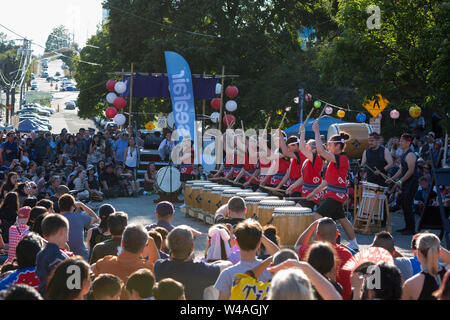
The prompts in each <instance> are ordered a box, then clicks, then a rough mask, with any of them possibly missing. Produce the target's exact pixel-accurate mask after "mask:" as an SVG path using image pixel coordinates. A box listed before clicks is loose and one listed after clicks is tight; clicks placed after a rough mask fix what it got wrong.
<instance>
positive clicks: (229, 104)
mask: <svg viewBox="0 0 450 320" xmlns="http://www.w3.org/2000/svg"><path fill="white" fill-rule="evenodd" d="M225 109H227V111H229V112H233V111H236V109H237V103H236V101H234V100H229V101H227V103H226V104H225Z"/></svg>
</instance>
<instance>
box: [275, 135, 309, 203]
mask: <svg viewBox="0 0 450 320" xmlns="http://www.w3.org/2000/svg"><path fill="white" fill-rule="evenodd" d="M279 143H280V149H281V151H282V153H283V155H284V156H285V157H288V158H290V159H291V163H290V165H289V168H288V170H287V172H286V175H285V176H284V178H283V180H282V181H281V182H280V183H279V184H278V186H277V188H281V187H283V186H286V183H287V184H288V188H287V190H290V192H289V193H288V194H291V193H292V192H297V193H298V195H293V196H294V197H296V196H298V197H300V192H301V187H298V186H297V188H296V190H293V189H292V188H290V186H291V185H292V183H294V181H298V179H300V178H301V176H302V165H303V163H304V161H305V160H306V157H305V155H304V154H303V153H301V152H300V139H299V138H298V137H297V136H290V137H289V138H288V140H287V141H284V139H279ZM288 181H289V182H288Z"/></svg>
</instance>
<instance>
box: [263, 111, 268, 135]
mask: <svg viewBox="0 0 450 320" xmlns="http://www.w3.org/2000/svg"><path fill="white" fill-rule="evenodd" d="M269 122H270V115H269V118H268V119H267V122H266V126H265V127H264V131H263V136H264V135H265V134H266V131H267V126H268V125H269Z"/></svg>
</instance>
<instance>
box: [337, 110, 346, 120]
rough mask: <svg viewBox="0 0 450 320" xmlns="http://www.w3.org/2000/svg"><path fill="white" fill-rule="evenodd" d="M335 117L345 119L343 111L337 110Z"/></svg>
mask: <svg viewBox="0 0 450 320" xmlns="http://www.w3.org/2000/svg"><path fill="white" fill-rule="evenodd" d="M337 116H338V117H339V118H343V117H345V111H344V110H339V111H338V112H337Z"/></svg>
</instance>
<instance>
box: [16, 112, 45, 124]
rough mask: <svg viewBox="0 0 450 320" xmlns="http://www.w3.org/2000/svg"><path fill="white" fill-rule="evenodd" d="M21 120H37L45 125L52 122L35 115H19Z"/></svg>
mask: <svg viewBox="0 0 450 320" xmlns="http://www.w3.org/2000/svg"><path fill="white" fill-rule="evenodd" d="M19 118H27V119H36V120H39V121H41V122H42V123H45V124H48V123H50V121H49V120H48V119H47V118H45V117H41V116H39V115H37V114H35V113H21V114H19Z"/></svg>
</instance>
